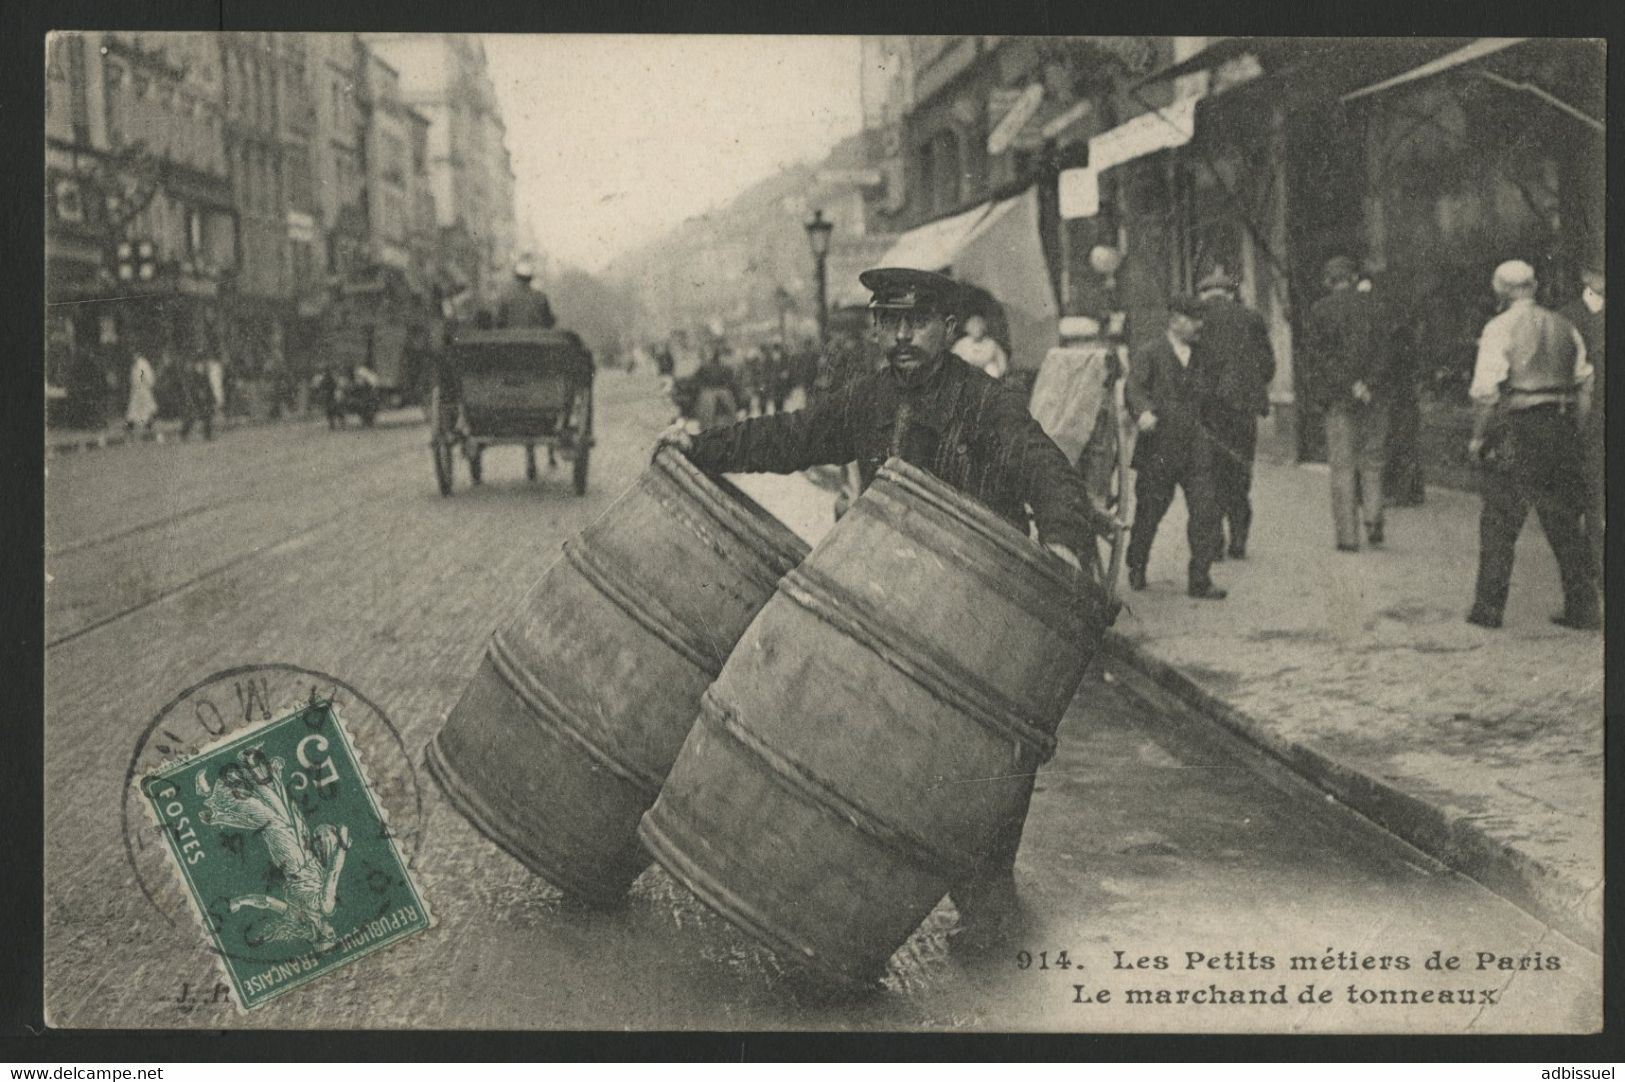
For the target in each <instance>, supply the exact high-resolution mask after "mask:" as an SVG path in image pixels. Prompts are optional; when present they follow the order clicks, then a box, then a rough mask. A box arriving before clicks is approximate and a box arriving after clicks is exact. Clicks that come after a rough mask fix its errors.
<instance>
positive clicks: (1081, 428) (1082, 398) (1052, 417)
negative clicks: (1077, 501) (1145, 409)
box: [1027, 344, 1116, 466]
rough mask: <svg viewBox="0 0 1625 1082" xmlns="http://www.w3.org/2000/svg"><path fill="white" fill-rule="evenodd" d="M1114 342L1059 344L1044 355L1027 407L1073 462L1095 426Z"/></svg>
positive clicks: (1104, 392)
mask: <svg viewBox="0 0 1625 1082" xmlns="http://www.w3.org/2000/svg"><path fill="white" fill-rule="evenodd" d="M1115 348H1116V347H1115V346H1109V345H1105V344H1100V345H1088V346H1057V347H1055V348H1054V349H1051V350H1050V351H1049V352H1048V353H1047V354H1045V356H1044V363H1043V365H1042V366H1041V367H1040V368H1039V369H1038V378H1037V380H1035V381H1034V383H1033V393H1032V398H1031V399H1029V401H1028V406H1027V408H1028V410H1029V411H1030V412H1031V413H1032V415H1033V418H1034V419H1035V420H1036V421H1037V422H1038V424H1039V427H1041V428H1042V429H1043V430H1044V432H1045V433H1046V434H1047V435H1048V436H1049V438H1050V439H1052V440H1054V441H1055V443H1056V444H1057V446H1059V447H1060V448H1061V450H1062V451H1063V452H1064V453H1065V454H1066V457H1067V460H1068V461H1070V462H1071V463H1072V464H1073V465H1074V466H1075V465H1077V463H1078V456H1079V455H1081V454H1082V453H1083V449H1084V447H1085V445H1087V444H1088V442H1089V437H1090V436H1091V435H1092V434H1093V433H1094V430H1095V418H1096V417H1098V416H1099V415H1100V406H1101V403H1102V401H1103V400H1104V398H1105V394H1106V362H1107V360H1108V359H1109V358H1110V356H1111V354H1112V352H1113V351H1114V350H1115Z"/></svg>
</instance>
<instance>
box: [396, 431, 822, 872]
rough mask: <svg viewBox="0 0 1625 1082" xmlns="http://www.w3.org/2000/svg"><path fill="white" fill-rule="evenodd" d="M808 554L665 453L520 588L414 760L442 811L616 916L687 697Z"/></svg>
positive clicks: (692, 703) (723, 485)
mask: <svg viewBox="0 0 1625 1082" xmlns="http://www.w3.org/2000/svg"><path fill="white" fill-rule="evenodd" d="M806 554H807V546H806V544H805V543H804V542H803V541H802V540H801V539H800V538H799V537H797V536H796V535H795V534H794V533H792V532H791V531H790V530H789V529H788V528H787V527H785V526H784V525H783V524H781V523H780V522H779V521H778V520H777V519H775V518H773V516H772V515H770V514H768V513H767V512H766V511H764V510H763V509H762V508H761V507H760V506H758V505H757V504H756V503H755V502H754V501H753V500H751V499H750V498H749V497H747V496H745V495H744V494H743V493H742V492H740V491H739V490H738V489H736V488H734V487H733V486H732V485H730V484H728V483H727V482H726V481H724V480H721V479H714V478H709V477H707V476H706V475H705V474H703V473H701V472H700V471H699V469H697V468H696V467H695V466H694V465H693V464H692V463H690V462H689V461H688V459H687V458H685V457H683V456H682V455H681V454H679V453H677V452H675V451H671V450H662V451H661V452H660V453H659V454H657V455H656V456H655V459H654V462H653V464H652V465H651V466H650V467H649V468H648V469H647V470H645V471H644V473H643V475H642V476H641V477H640V478H639V479H638V481H637V482H636V483H635V484H634V485H633V486H632V487H631V488H630V489H628V490H627V491H626V492H625V493H624V494H623V495H621V497H620V498H619V499H617V500H616V501H615V502H614V503H613V504H612V505H611V506H610V507H609V508H608V509H607V510H605V511H604V513H603V514H602V515H601V516H599V518H598V519H597V520H596V521H595V522H593V524H592V525H591V526H589V527H587V529H586V530H584V531H583V532H582V534H581V535H580V536H579V537H577V538H576V539H575V540H573V541H570V542H568V543H567V544H566V545H565V546H564V553H563V555H562V556H561V557H560V558H559V559H558V560H557V561H556V562H555V563H554V564H553V565H552V567H551V568H549V569H548V571H547V572H546V573H544V574H543V575H542V577H541V578H540V579H539V580H538V581H537V582H536V584H535V585H534V586H533V587H532V588H531V590H530V592H529V594H528V595H527V596H526V597H525V598H524V600H523V601H522V602H521V603H520V605H519V610H518V614H517V615H516V616H515V617H514V619H513V620H512V621H511V622H509V623H508V624H507V626H505V627H503V628H502V629H500V630H499V631H497V632H496V633H495V634H494V635H492V636H491V641H490V644H489V646H488V647H487V649H486V652H485V657H484V659H483V660H482V661H481V663H480V666H479V669H478V671H477V672H476V673H475V674H474V679H473V681H472V682H471V683H470V684H469V686H468V689H467V690H466V691H465V692H464V693H463V697H462V699H461V700H460V701H459V702H458V703H457V705H456V706H455V707H454V708H453V709H452V711H451V713H450V715H449V716H448V717H447V719H446V724H445V726H444V727H443V728H442V729H441V731H440V733H439V734H438V735H437V736H436V737H435V738H434V740H433V741H431V743H430V745H429V749H428V755H427V758H428V763H429V767H430V770H431V772H432V773H433V774H434V776H435V778H436V779H437V780H438V781H439V782H440V784H441V786H442V788H444V790H445V791H446V794H447V796H448V797H449V798H450V799H451V802H452V804H453V805H455V806H456V807H457V808H458V810H460V811H461V812H462V813H463V814H464V815H465V816H467V817H468V818H469V819H470V820H471V821H472V822H473V823H474V824H475V825H476V826H477V827H478V828H479V829H480V830H481V832H483V833H484V834H485V835H486V836H487V837H489V838H491V840H493V841H495V842H496V843H497V844H498V845H500V846H502V847H503V848H504V849H506V850H507V851H508V852H510V853H511V854H513V855H514V856H515V857H517V858H518V859H519V860H520V861H522V862H523V863H524V864H525V865H526V866H527V867H529V868H530V869H531V870H532V871H534V872H536V873H537V874H538V875H541V876H542V877H544V878H545V879H547V880H548V881H549V882H551V883H553V884H554V885H556V886H558V887H560V888H562V889H563V890H564V891H565V892H566V893H569V894H573V895H576V896H579V897H581V898H583V899H585V900H589V901H593V902H598V903H613V902H615V901H617V900H619V899H620V898H621V897H623V896H624V894H625V891H626V888H627V886H628V885H629V884H630V883H631V882H632V880H633V879H634V878H636V877H637V875H638V873H639V872H640V871H642V870H643V868H644V867H646V866H647V864H648V856H647V854H645V853H644V851H643V850H642V848H641V847H640V846H639V844H638V840H637V825H638V817H639V816H641V815H642V814H643V812H644V810H645V809H646V808H648V807H649V805H650V804H651V803H653V802H654V799H655V795H656V794H657V793H658V792H659V790H660V786H661V783H662V782H663V781H664V780H665V777H666V772H667V770H668V769H670V767H671V763H672V760H673V759H675V758H676V756H677V752H678V749H679V748H680V747H681V746H682V743H683V739H684V737H686V736H687V735H688V730H689V728H690V727H691V726H692V725H693V723H694V717H695V713H696V711H697V709H698V706H699V701H700V695H701V693H702V692H704V690H705V688H706V686H707V685H708V684H710V683H711V682H712V681H713V680H715V679H716V676H717V673H718V672H719V671H720V670H721V668H722V664H723V662H724V661H725V660H726V659H727V657H728V654H729V652H730V651H732V650H733V647H734V643H735V642H736V641H737V640H738V639H739V636H740V635H741V634H742V633H743V632H744V630H745V628H746V627H747V626H748V625H749V624H750V621H751V619H752V618H753V617H754V616H755V615H756V613H757V611H758V610H760V609H761V607H762V605H763V604H765V603H766V602H767V600H768V598H769V597H771V596H772V594H773V589H774V587H775V585H776V584H777V583H778V581H779V579H780V578H781V577H782V576H783V575H784V574H785V572H787V571H789V570H790V569H791V568H793V567H795V566H796V565H797V564H798V563H800V562H801V560H802V559H803V558H804V557H805V556H806Z"/></svg>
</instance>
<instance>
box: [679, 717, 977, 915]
mask: <svg viewBox="0 0 1625 1082" xmlns="http://www.w3.org/2000/svg"><path fill="white" fill-rule="evenodd" d="M700 720H702V721H704V722H706V723H707V724H709V725H710V726H711V728H712V729H714V730H715V731H717V732H720V733H723V734H725V735H726V736H728V738H729V739H731V740H732V741H733V742H734V743H735V744H737V745H739V746H740V747H742V748H744V749H745V750H746V751H748V752H750V753H751V755H753V756H755V757H756V758H757V759H758V760H760V761H761V762H762V763H763V764H764V765H765V766H766V767H767V768H768V774H769V775H770V776H771V777H772V778H773V779H774V780H775V781H777V782H778V783H779V784H780V785H781V786H782V787H783V788H784V789H786V790H787V791H789V792H790V793H792V794H794V795H796V796H799V797H802V798H804V799H807V800H810V801H812V802H813V803H814V804H816V805H818V806H819V807H822V808H824V809H825V810H826V811H830V812H833V813H834V814H835V815H837V816H838V817H840V818H841V819H844V820H846V821H847V822H848V823H851V824H852V826H854V827H856V828H857V829H858V830H859V831H860V832H861V833H863V834H867V835H868V836H869V837H870V838H873V839H874V840H875V841H877V842H879V843H880V844H881V845H882V846H884V847H885V848H887V849H889V850H890V851H891V852H893V853H895V854H897V855H898V856H900V857H902V858H903V859H905V860H907V861H909V862H910V863H911V864H916V865H919V866H920V867H923V868H925V869H927V870H928V871H930V872H932V873H933V874H939V875H943V876H945V877H946V878H947V879H948V880H949V882H952V883H957V882H960V881H961V880H962V879H964V878H966V877H967V876H969V875H970V874H971V872H972V871H973V870H974V867H975V866H974V865H973V864H972V863H971V862H969V861H967V860H964V859H962V858H959V857H955V856H951V855H949V854H947V853H944V852H942V850H940V849H938V848H937V847H936V846H935V845H933V844H932V843H931V842H929V841H927V840H926V839H924V838H922V837H920V836H919V835H917V834H915V833H914V832H912V831H910V830H907V829H905V828H903V827H900V826H897V825H896V824H893V823H888V822H887V821H886V820H885V819H883V818H881V817H880V816H878V815H876V814H875V813H874V812H872V811H870V810H868V809H867V808H865V807H863V806H862V805H859V804H856V803H854V802H853V801H852V800H850V799H849V798H847V797H845V796H842V795H841V793H840V792H839V791H837V790H836V788H835V787H834V786H833V785H831V784H830V783H829V782H827V781H825V780H823V779H822V778H820V777H818V776H817V775H816V774H814V773H813V772H812V771H810V770H808V769H807V768H806V767H804V766H802V765H801V764H800V763H797V762H795V761H794V760H791V759H788V758H786V757H785V756H784V755H783V754H781V753H780V752H777V751H775V750H773V749H772V748H771V747H769V746H768V745H767V742H766V741H764V740H763V739H762V738H761V737H759V736H757V735H756V734H755V733H753V732H751V731H750V729H749V728H748V727H747V726H746V725H745V723H744V722H742V721H741V720H740V719H739V715H738V713H737V712H735V711H734V710H733V708H732V707H730V706H728V705H727V704H726V703H724V702H721V701H719V700H718V698H717V697H716V696H715V695H714V694H712V692H711V690H710V689H707V690H706V692H705V694H704V695H703V696H702V697H701V698H700Z"/></svg>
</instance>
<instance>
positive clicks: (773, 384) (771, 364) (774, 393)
mask: <svg viewBox="0 0 1625 1082" xmlns="http://www.w3.org/2000/svg"><path fill="white" fill-rule="evenodd" d="M793 380H794V375H793V373H792V372H791V371H790V355H789V353H787V352H786V351H785V348H784V346H782V345H780V344H779V343H777V342H774V343H773V344H772V345H770V346H768V347H767V399H768V401H771V402H772V403H773V412H774V413H776V414H777V413H783V412H784V402H785V399H787V398H789V397H790V386H791V383H792V382H793ZM763 408H764V409H765V408H766V407H765V405H764V407H763Z"/></svg>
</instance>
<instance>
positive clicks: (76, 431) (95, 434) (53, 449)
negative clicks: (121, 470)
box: [45, 410, 322, 454]
mask: <svg viewBox="0 0 1625 1082" xmlns="http://www.w3.org/2000/svg"><path fill="white" fill-rule="evenodd" d="M321 419H322V414H321V412H320V411H317V410H312V411H309V412H307V413H305V414H302V415H301V414H285V415H283V416H281V417H232V418H230V419H229V420H222V419H220V418H218V417H217V418H215V422H214V435H215V436H219V435H220V434H221V433H223V432H230V431H232V430H234V429H238V428H256V427H258V426H260V425H274V424H298V423H300V422H309V421H319V420H321ZM180 433H181V422H180V421H177V420H167V419H166V420H161V421H156V422H154V423H153V426H152V430H151V431H143V430H142V429H139V428H138V429H136V430H135V431H134V432H130V431H128V430H126V429H125V427H124V422H123V421H110V422H108V425H107V427H106V428H103V429H100V430H97V429H86V428H47V429H46V430H45V450H46V453H48V454H69V453H72V452H74V451H98V450H101V449H103V448H106V447H119V446H121V445H123V444H126V443H170V442H178V441H179V440H180V438H181V434H180ZM192 438H193V439H196V440H202V439H203V434H202V431H201V429H197V430H196V434H195V435H194V436H193V437H192Z"/></svg>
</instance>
